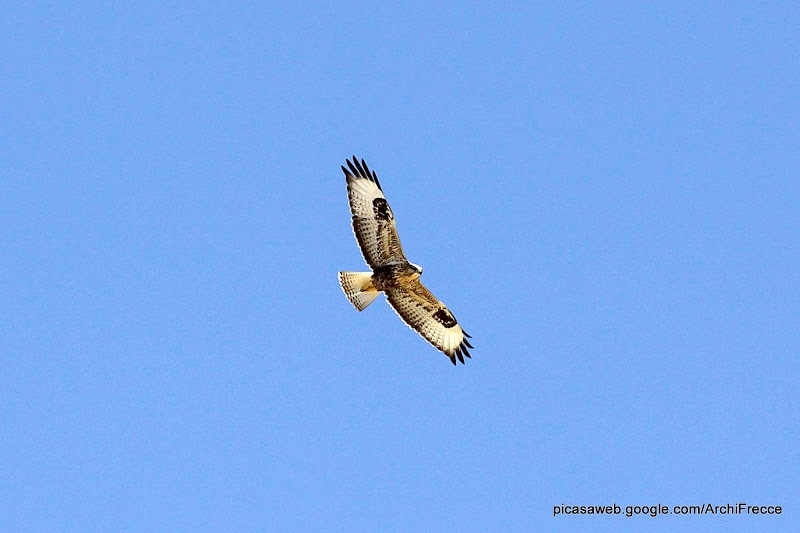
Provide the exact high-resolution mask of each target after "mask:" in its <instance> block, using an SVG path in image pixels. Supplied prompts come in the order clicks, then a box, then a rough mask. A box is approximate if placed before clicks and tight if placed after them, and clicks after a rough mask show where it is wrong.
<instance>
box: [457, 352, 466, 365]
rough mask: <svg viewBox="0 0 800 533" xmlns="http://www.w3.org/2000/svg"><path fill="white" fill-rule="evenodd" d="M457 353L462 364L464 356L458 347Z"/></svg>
mask: <svg viewBox="0 0 800 533" xmlns="http://www.w3.org/2000/svg"><path fill="white" fill-rule="evenodd" d="M456 355H457V356H458V360H459V361H461V364H462V365H463V364H464V356H463V355H462V354H461V350H459V349H458V348H456Z"/></svg>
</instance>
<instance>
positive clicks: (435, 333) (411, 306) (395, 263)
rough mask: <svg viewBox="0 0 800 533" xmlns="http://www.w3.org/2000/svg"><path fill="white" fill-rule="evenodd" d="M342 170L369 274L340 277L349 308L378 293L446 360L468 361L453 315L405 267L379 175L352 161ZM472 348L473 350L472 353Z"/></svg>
mask: <svg viewBox="0 0 800 533" xmlns="http://www.w3.org/2000/svg"><path fill="white" fill-rule="evenodd" d="M346 162H347V167H345V166H344V165H342V171H343V172H344V175H345V179H346V181H347V197H348V200H349V203H350V212H351V213H352V215H353V219H352V224H353V233H354V234H355V237H356V241H357V242H358V245H359V248H361V254H362V255H363V256H364V260H365V261H366V263H367V265H369V267H370V269H371V272H348V271H342V272H339V284H340V285H341V287H342V290H343V291H344V294H345V296H347V299H348V300H350V303H352V304H353V306H354V307H355V308H356V309H357V310H359V311H363V310H364V309H366V307H367V306H368V305H369V304H371V303H372V302H373V301H374V300H375V298H377V297H378V295H379V294H380V293H384V294H385V295H386V299H387V301H388V303H389V305H390V306H391V307H392V309H394V310H395V312H396V313H397V315H398V316H399V317H400V318H401V319H402V320H403V322H405V323H406V324H407V325H408V326H409V327H410V328H411V329H413V330H415V331H416V332H417V333H419V334H420V335H421V336H422V337H423V338H424V339H425V340H426V341H428V342H429V343H431V344H432V345H433V346H434V347H436V348H437V349H438V350H439V351H441V352H442V353H444V354H445V355H446V356H447V357H449V358H450V362H452V363H453V365H456V361H460V362H461V363H462V364H464V357H469V358H471V357H472V356H471V355H470V353H469V350H468V349H469V348H473V346H472V345H471V344H470V342H469V340H468V339H471V338H472V337H471V336H470V335H469V334H468V333H467V332H466V331H464V330H463V329H462V328H461V326H460V325H459V323H458V321H457V320H456V317H455V316H453V313H451V312H450V310H449V309H448V308H447V306H446V305H444V304H443V303H442V302H441V301H440V300H438V299H437V298H436V297H435V296H434V295H433V293H431V291H429V290H428V289H427V288H426V287H425V285H423V284H422V282H421V281H420V279H419V278H420V276H421V275H422V267H420V266H419V265H415V264H414V263H412V262H410V261H409V260H408V259H407V258H406V255H405V253H403V248H402V246H401V245H400V237H399V236H398V235H397V224H396V222H395V218H394V213H393V212H392V209H391V208H390V207H389V204H388V202H387V201H386V196H385V195H384V194H383V188H382V187H381V183H380V181H378V175H377V174H376V173H375V171H374V170H370V169H369V167H368V166H367V162H366V161H364V159H362V160H361V161H360V162H359V160H358V158H357V157H356V156H353V160H352V161H350V159H347V160H346ZM473 349H474V348H473Z"/></svg>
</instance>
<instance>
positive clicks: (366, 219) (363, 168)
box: [342, 156, 408, 270]
mask: <svg viewBox="0 0 800 533" xmlns="http://www.w3.org/2000/svg"><path fill="white" fill-rule="evenodd" d="M347 167H349V168H345V167H344V166H342V170H343V171H344V175H345V178H347V197H348V199H349V200H350V212H351V213H353V233H355V236H356V240H357V241H358V245H359V247H360V248H361V253H362V254H363V255H364V260H365V261H366V262H367V264H368V265H369V266H370V267H371V268H372V269H373V270H374V269H376V268H380V267H382V266H386V265H388V264H392V263H401V262H407V261H408V260H407V259H406V256H405V254H404V253H403V248H402V246H400V238H399V237H398V236H397V225H396V224H395V221H394V214H393V213H392V210H391V209H390V208H389V204H388V203H387V202H386V197H385V196H384V195H383V190H381V184H380V182H379V181H378V176H377V175H376V174H375V171H374V170H373V171H370V169H369V168H368V167H367V163H366V162H365V161H364V160H363V159H362V160H361V162H360V163H359V162H358V159H356V157H355V156H353V161H352V162H351V161H350V160H349V159H348V160H347Z"/></svg>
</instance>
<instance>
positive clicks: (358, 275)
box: [339, 272, 380, 311]
mask: <svg viewBox="0 0 800 533" xmlns="http://www.w3.org/2000/svg"><path fill="white" fill-rule="evenodd" d="M339 285H341V286H342V290H343V291H344V295H345V296H347V299H348V300H350V303H352V304H353V306H354V307H355V308H356V309H358V310H359V311H363V310H364V309H365V308H366V307H367V306H368V305H369V304H371V303H372V302H373V301H374V300H375V298H377V297H378V295H379V294H380V292H378V290H377V289H375V287H373V286H372V272H339Z"/></svg>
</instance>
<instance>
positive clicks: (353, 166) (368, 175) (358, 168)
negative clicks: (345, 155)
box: [342, 156, 383, 192]
mask: <svg viewBox="0 0 800 533" xmlns="http://www.w3.org/2000/svg"><path fill="white" fill-rule="evenodd" d="M347 166H348V167H350V170H347V169H346V168H344V166H342V171H343V172H344V175H345V177H347V176H354V177H358V178H361V179H365V180H369V181H371V182H372V183H374V184H375V185H377V186H378V189H380V191H381V192H383V188H381V182H380V181H378V175H377V174H375V171H374V170H370V169H369V167H368V166H367V162H366V161H364V160H363V159H362V160H361V162H360V163H359V162H358V158H357V157H356V156H353V162H352V163H351V162H350V160H349V159H348V160H347Z"/></svg>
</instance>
